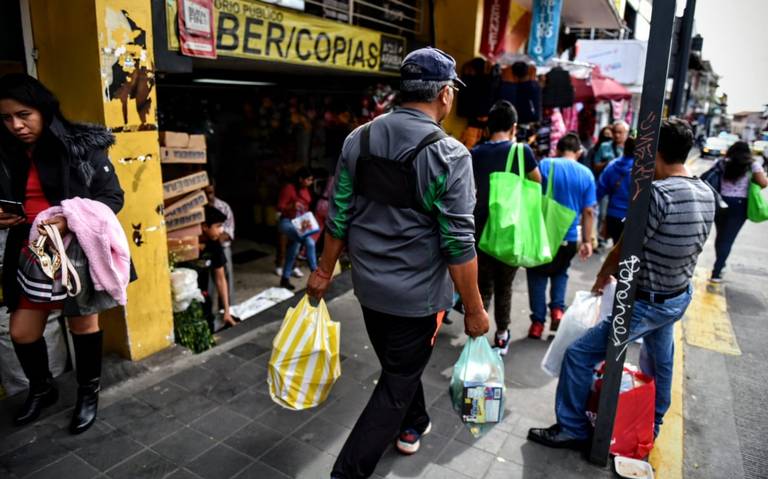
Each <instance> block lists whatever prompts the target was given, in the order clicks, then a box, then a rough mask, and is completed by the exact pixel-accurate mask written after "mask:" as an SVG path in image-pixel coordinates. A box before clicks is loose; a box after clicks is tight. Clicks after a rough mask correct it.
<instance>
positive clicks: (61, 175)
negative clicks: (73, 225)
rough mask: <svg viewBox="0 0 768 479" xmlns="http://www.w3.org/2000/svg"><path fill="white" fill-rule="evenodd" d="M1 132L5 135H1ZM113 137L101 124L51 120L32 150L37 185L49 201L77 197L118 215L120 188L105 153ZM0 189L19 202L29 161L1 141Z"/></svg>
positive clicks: (121, 195) (3, 196)
mask: <svg viewBox="0 0 768 479" xmlns="http://www.w3.org/2000/svg"><path fill="white" fill-rule="evenodd" d="M4 136H6V135H4ZM114 142H115V137H114V136H113V135H112V133H110V132H109V130H107V129H106V128H104V127H103V126H99V125H89V124H83V123H70V124H66V125H65V124H64V123H63V122H62V121H60V120H59V119H58V118H55V119H54V120H53V121H52V122H51V124H50V125H49V127H48V130H47V131H46V133H45V134H44V135H43V138H42V139H41V141H40V142H39V143H38V145H37V146H36V148H35V152H34V161H35V166H37V171H38V175H39V176H40V183H41V185H42V187H43V192H44V193H45V197H46V198H47V199H48V201H49V202H50V203H51V204H52V205H58V204H60V203H61V201H62V200H66V199H70V198H74V197H80V198H88V199H92V200H97V201H100V202H102V203H104V204H106V205H107V206H109V207H110V208H111V209H112V211H114V212H115V213H117V212H118V211H120V210H121V209H122V207H123V189H122V188H121V187H120V182H119V181H118V179H117V175H116V174H115V170H114V168H113V167H112V164H111V163H110V162H109V158H108V157H107V148H109V147H110V146H112V145H113V144H114ZM3 147H4V148H3V150H4V154H3V155H2V157H0V161H1V162H2V164H1V165H0V193H2V198H3V199H8V200H15V201H22V202H23V201H24V197H25V195H26V188H27V174H28V172H29V159H28V158H27V155H26V153H25V152H24V151H23V150H22V149H21V148H19V145H14V144H11V145H7V146H6V145H3Z"/></svg>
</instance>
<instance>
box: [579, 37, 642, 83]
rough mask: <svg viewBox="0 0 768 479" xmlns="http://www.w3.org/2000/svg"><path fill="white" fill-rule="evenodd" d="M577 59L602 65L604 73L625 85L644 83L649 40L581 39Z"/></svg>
mask: <svg viewBox="0 0 768 479" xmlns="http://www.w3.org/2000/svg"><path fill="white" fill-rule="evenodd" d="M578 45H579V47H578V48H577V51H578V54H577V55H576V61H579V62H585V63H591V64H593V65H597V66H599V67H600V72H601V73H602V74H603V75H606V76H609V77H611V78H613V79H614V80H616V81H617V82H619V83H623V84H624V85H642V84H643V72H644V71H645V55H646V50H647V48H648V42H642V41H639V40H579V43H578Z"/></svg>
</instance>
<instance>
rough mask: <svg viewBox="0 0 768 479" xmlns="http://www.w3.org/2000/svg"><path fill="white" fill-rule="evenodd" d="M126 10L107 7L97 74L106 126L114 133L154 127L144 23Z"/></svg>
mask: <svg viewBox="0 0 768 479" xmlns="http://www.w3.org/2000/svg"><path fill="white" fill-rule="evenodd" d="M136 16H137V15H136V14H131V13H129V12H128V11H127V10H124V9H117V8H113V7H110V6H107V7H106V9H105V22H104V24H105V32H104V34H103V35H104V38H103V39H102V50H101V54H102V61H101V68H102V71H101V74H102V83H103V88H104V103H105V106H106V107H107V112H106V117H107V120H108V121H109V123H110V124H109V126H110V127H111V128H112V129H113V131H115V132H122V131H143V130H154V129H156V128H157V125H156V124H155V111H154V108H153V107H154V103H155V102H154V98H153V97H154V87H155V74H154V71H153V69H154V64H153V63H152V61H151V58H152V56H151V55H150V53H149V50H148V42H149V38H148V34H147V30H146V28H147V26H145V25H151V24H148V23H145V22H143V21H141V20H146V19H141V20H138V19H137V18H135V17H136Z"/></svg>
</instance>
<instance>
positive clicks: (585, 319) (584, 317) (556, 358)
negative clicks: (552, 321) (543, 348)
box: [541, 283, 616, 377]
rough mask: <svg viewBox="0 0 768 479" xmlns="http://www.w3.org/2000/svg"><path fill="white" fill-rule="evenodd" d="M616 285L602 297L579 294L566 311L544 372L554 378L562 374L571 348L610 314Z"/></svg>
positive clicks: (542, 363)
mask: <svg viewBox="0 0 768 479" xmlns="http://www.w3.org/2000/svg"><path fill="white" fill-rule="evenodd" d="M615 290H616V283H611V284H609V285H608V286H606V288H605V290H604V291H603V295H602V296H595V295H593V294H592V293H590V292H589V291H577V292H576V296H575V297H574V298H573V302H572V303H571V305H570V306H569V307H568V309H567V310H566V311H565V315H563V319H562V320H560V327H559V328H558V329H557V335H556V336H555V339H554V340H553V341H552V344H550V345H549V349H547V353H546V354H545V355H544V358H543V359H542V360H541V369H543V370H544V372H546V373H547V374H549V375H550V376H552V377H558V376H559V375H560V366H561V365H562V364H563V357H564V356H565V350H566V349H568V346H570V345H571V344H573V343H574V342H575V341H576V340H577V339H579V338H580V337H582V336H583V335H584V333H586V332H587V330H588V329H589V328H591V327H592V326H594V325H596V324H597V323H598V322H600V321H601V320H604V319H606V318H607V317H608V316H609V315H610V314H611V309H612V308H613V294H614V291H615Z"/></svg>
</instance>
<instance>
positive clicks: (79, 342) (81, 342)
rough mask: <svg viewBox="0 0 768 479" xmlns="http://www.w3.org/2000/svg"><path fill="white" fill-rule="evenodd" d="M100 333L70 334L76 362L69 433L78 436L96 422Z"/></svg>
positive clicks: (99, 369) (99, 378)
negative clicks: (74, 397)
mask: <svg viewBox="0 0 768 479" xmlns="http://www.w3.org/2000/svg"><path fill="white" fill-rule="evenodd" d="M102 336H103V333H102V332H101V331H99V332H97V333H91V334H72V343H73V344H74V346H75V361H76V362H77V384H78V388H77V403H76V404H75V411H74V412H73V413H72V422H71V423H70V424H69V432H71V433H72V434H80V433H83V432H85V431H87V430H88V428H90V427H91V426H92V425H93V423H94V422H96V411H97V409H98V405H99V391H100V390H101V386H100V385H101V344H102Z"/></svg>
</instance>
